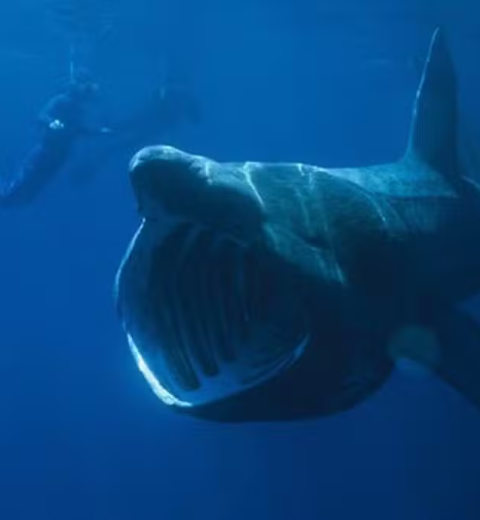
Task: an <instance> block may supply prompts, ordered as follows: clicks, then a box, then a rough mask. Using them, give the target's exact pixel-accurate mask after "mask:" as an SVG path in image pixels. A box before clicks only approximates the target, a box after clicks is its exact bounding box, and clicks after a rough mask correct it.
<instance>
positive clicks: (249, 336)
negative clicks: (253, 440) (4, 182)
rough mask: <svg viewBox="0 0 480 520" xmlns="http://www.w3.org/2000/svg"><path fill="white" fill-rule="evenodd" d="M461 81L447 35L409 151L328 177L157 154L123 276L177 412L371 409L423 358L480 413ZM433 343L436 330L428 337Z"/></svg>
mask: <svg viewBox="0 0 480 520" xmlns="http://www.w3.org/2000/svg"><path fill="white" fill-rule="evenodd" d="M456 112H457V111H456V78H455V71H454V67H453V63H452V59H451V56H450V53H449V51H448V48H447V45H446V43H445V41H444V37H443V35H442V34H441V32H440V31H439V30H437V31H436V32H435V34H434V36H433V38H432V42H431V45H430V49H429V53H428V57H427V60H426V65H425V69H424V73H423V76H422V80H421V84H420V86H419V89H418V91H417V95H416V99H415V103H414V114H413V118H412V128H411V133H410V140H409V143H408V146H407V150H406V153H405V155H404V156H403V157H402V158H401V159H400V160H399V161H398V162H395V163H392V164H382V165H374V166H365V167H356V168H340V169H325V168H320V167H317V166H313V165H307V164H301V163H296V164H282V163H273V164H267V163H260V162H244V163H220V162H217V161H214V160H212V159H210V158H207V157H203V156H199V155H193V154H189V153H186V152H184V151H181V150H178V149H176V148H173V147H170V146H153V147H149V148H145V149H143V150H141V151H140V152H139V153H137V154H136V155H135V156H134V158H133V159H132V163H131V168H130V175H131V182H132V187H133V191H134V194H135V198H136V202H137V205H138V211H139V213H140V215H141V216H142V222H141V225H140V227H139V229H138V231H137V233H136V234H135V236H134V238H133V240H132V242H131V244H130V246H129V248H128V250H127V252H126V254H125V257H124V259H123V261H122V263H121V265H120V268H119V271H118V273H117V278H116V283H115V296H116V303H117V308H118V313H119V316H120V319H121V322H122V325H123V328H124V330H125V333H126V335H127V338H128V342H129V345H130V348H131V351H132V353H133V356H134V358H135V360H136V362H137V364H138V367H139V369H140V371H141V372H142V373H143V375H144V376H145V378H146V379H147V381H148V382H149V384H150V385H151V387H152V389H153V390H154V392H155V393H156V394H157V396H158V397H159V398H160V399H161V400H162V401H163V402H164V403H165V404H167V405H168V406H170V407H171V408H173V409H175V410H177V411H180V412H183V413H189V414H191V415H194V416H197V417H201V418H205V419H210V420H215V421H230V422H240V421H275V420H276V421H285V420H293V419H301V418H311V417H315V416H321V415H327V414H332V413H336V412H339V411H342V410H346V409H349V408H352V407H353V406H355V405H357V404H358V403H360V402H362V401H364V400H365V399H366V398H368V397H369V396H370V395H372V394H373V393H374V392H375V391H376V390H377V389H378V388H380V387H381V386H382V385H383V384H384V383H385V382H386V380H387V379H388V377H389V375H390V373H391V371H392V369H393V367H394V364H395V361H396V359H397V358H398V357H412V358H414V359H415V360H416V361H417V362H419V363H423V364H425V365H427V366H428V368H430V369H432V370H435V371H436V372H437V373H438V374H439V376H440V377H441V378H443V379H444V380H445V381H447V382H448V383H449V384H451V385H452V386H454V387H455V388H456V389H458V390H459V391H461V392H462V393H463V394H464V395H465V396H466V397H467V398H469V399H470V400H471V401H472V402H473V403H474V404H476V405H477V406H480V377H479V376H480V333H479V331H478V327H477V325H476V324H475V323H474V322H473V320H472V319H471V318H469V317H468V316H467V315H465V314H463V313H462V312H461V311H460V310H458V308H457V307H458V305H459V303H461V302H462V301H463V300H464V299H466V298H468V297H470V296H472V295H475V294H476V293H477V292H479V291H480V191H479V189H478V188H477V186H476V185H475V184H474V182H473V181H472V180H469V179H467V178H466V177H465V176H464V175H463V174H462V172H461V171H460V168H459V163H458V157H457V143H456V126H457V121H456ZM427 336H428V337H427Z"/></svg>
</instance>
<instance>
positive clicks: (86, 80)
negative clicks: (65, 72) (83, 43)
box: [69, 69, 99, 100]
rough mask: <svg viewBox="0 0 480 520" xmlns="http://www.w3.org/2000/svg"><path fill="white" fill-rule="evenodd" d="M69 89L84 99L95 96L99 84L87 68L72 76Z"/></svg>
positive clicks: (74, 94)
mask: <svg viewBox="0 0 480 520" xmlns="http://www.w3.org/2000/svg"><path fill="white" fill-rule="evenodd" d="M69 90H70V93H71V95H72V96H74V97H75V98H78V99H82V100H83V99H88V98H91V97H92V96H94V95H95V94H96V93H97V92H98V90H99V86H98V83H97V82H96V81H94V79H93V76H92V75H91V73H90V72H89V71H88V70H87V69H79V70H78V71H76V73H75V75H74V76H73V78H72V81H71V83H70V89H69Z"/></svg>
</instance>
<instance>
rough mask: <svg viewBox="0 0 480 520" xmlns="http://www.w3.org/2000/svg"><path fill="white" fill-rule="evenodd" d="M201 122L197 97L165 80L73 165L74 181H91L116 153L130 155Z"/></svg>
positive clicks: (183, 86) (188, 90)
mask: <svg viewBox="0 0 480 520" xmlns="http://www.w3.org/2000/svg"><path fill="white" fill-rule="evenodd" d="M201 121H202V116H201V111H200V107H199V103H198V100H197V98H196V97H195V96H194V95H193V94H192V92H191V90H190V89H189V88H187V87H186V86H185V85H184V84H183V83H180V82H170V83H169V82H166V83H165V84H164V85H161V86H157V87H156V88H154V89H153V91H152V93H151V95H150V96H149V98H148V99H147V100H146V101H145V102H144V104H143V105H142V106H141V107H140V108H139V109H138V110H136V111H135V112H134V113H133V114H130V115H128V116H127V117H125V118H124V119H122V120H120V121H117V123H116V124H114V125H112V126H113V131H112V133H111V135H110V136H109V137H108V139H105V140H104V141H102V143H101V148H98V147H97V148H96V149H95V151H94V152H92V154H89V156H90V158H89V160H88V161H82V162H80V163H78V164H77V165H76V168H75V171H74V172H73V174H72V176H73V178H74V179H75V181H76V182H79V183H85V182H87V181H90V180H91V179H92V178H93V177H94V176H95V174H96V173H97V172H98V171H99V170H100V169H102V168H103V167H105V166H106V164H107V163H108V161H109V160H110V159H111V158H113V157H117V156H118V154H119V153H121V154H126V155H128V156H131V155H132V154H133V153H135V152H136V151H138V150H139V149H140V148H143V147H144V146H147V145H151V144H158V143H159V142H160V141H162V140H165V138H166V137H167V136H169V135H170V134H171V133H173V132H175V131H176V130H177V129H178V128H180V127H181V126H182V125H184V124H186V123H191V124H198V123H200V122H201Z"/></svg>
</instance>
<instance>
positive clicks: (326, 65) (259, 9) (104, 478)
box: [0, 0, 480, 520]
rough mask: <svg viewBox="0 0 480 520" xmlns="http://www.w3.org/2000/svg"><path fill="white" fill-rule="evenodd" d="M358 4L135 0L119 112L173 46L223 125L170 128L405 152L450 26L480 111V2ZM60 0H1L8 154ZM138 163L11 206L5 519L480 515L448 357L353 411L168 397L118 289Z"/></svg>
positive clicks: (226, 145) (57, 52)
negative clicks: (292, 417)
mask: <svg viewBox="0 0 480 520" xmlns="http://www.w3.org/2000/svg"><path fill="white" fill-rule="evenodd" d="M59 1H60V0H59ZM99 1H100V0H99ZM350 2H351V5H350V4H349V3H348V2H347V1H346V0H329V4H328V3H326V2H322V1H320V0H318V1H316V2H313V1H312V0H296V1H293V0H288V1H287V0H276V1H275V2H274V1H273V0H203V1H200V0H190V1H186V0H175V1H173V0H172V1H170V2H166V1H162V0H157V1H153V0H148V1H147V0H128V1H127V0H122V1H118V2H117V4H116V5H117V7H116V8H115V12H116V19H115V23H114V31H113V32H112V34H111V36H110V38H109V39H108V40H107V41H106V42H105V43H104V44H103V45H102V46H101V47H99V48H98V49H97V50H96V52H95V53H94V54H93V55H92V56H91V58H90V59H91V65H92V67H93V69H94V71H95V74H96V75H97V77H98V78H99V81H100V82H101V84H102V87H103V93H104V97H103V101H102V104H103V105H104V106H103V108H102V109H104V110H105V112H106V113H107V114H114V115H118V114H122V113H124V112H126V111H127V109H129V107H131V106H135V103H137V102H138V100H141V99H142V97H143V96H144V95H145V93H147V92H148V88H149V87H150V86H151V85H153V84H154V83H155V81H156V79H157V77H158V74H159V71H161V70H162V67H163V63H164V62H165V59H166V56H173V57H174V60H177V61H181V63H182V66H184V67H185V68H186V69H188V72H189V74H190V75H191V77H192V78H193V81H192V83H193V84H194V88H195V92H196V93H197V95H198V96H199V98H200V100H201V102H202V104H203V109H204V113H205V121H204V123H203V125H202V126H201V127H198V128H190V129H187V128H186V129H185V130H184V131H183V132H179V133H178V135H177V136H176V137H175V139H174V140H172V141H171V142H172V144H175V145H177V146H179V147H182V148H185V149H186V150H188V151H192V152H196V153H202V154H205V155H211V156H212V157H215V158H218V159H227V160H242V159H258V160H301V161H303V162H315V163H318V164H320V165H324V166H341V165H342V166H346V165H358V164H363V163H365V162H380V161H383V160H391V159H394V158H395V157H396V156H398V155H400V154H401V153H402V151H403V148H404V146H405V142H406V138H407V133H408V126H409V119H410V111H411V103H412V99H413V95H414V91H415V88H416V84H417V81H418V79H419V67H420V66H421V63H422V60H423V58H424V55H425V53H426V50H427V47H428V43H429V38H430V35H431V32H432V30H433V28H434V27H435V25H436V24H437V23H439V22H440V23H443V24H444V25H445V26H446V28H447V30H448V35H449V37H450V41H451V47H452V52H453V54H454V58H455V62H456V64H457V68H458V74H459V81H460V87H461V88H460V90H461V103H462V110H463V112H464V113H465V114H467V115H468V116H469V117H470V120H471V122H472V124H473V126H475V123H478V121H479V114H480V104H479V100H478V99H477V97H478V94H477V93H478V91H479V88H480V76H479V73H478V52H479V49H480V25H478V26H476V25H475V23H476V22H475V17H476V18H477V19H479V15H480V10H479V8H478V7H477V8H476V7H475V5H474V2H473V0H472V1H471V2H466V1H465V2H463V3H462V2H459V1H456V2H453V1H451V2H447V1H446V0H445V1H443V2H438V1H435V2H433V0H432V1H427V0H424V1H423V2H421V1H419V0H415V1H414V0H410V4H409V2H406V1H401V0H390V2H389V1H387V0H384V1H382V2H380V1H379V0H378V1H377V2H372V1H371V0H369V1H368V2H367V1H361V0H350ZM45 5H46V2H45V1H42V0H21V1H16V2H2V3H1V4H0V64H1V67H0V82H1V83H0V86H1V97H0V103H1V105H0V106H1V110H0V113H1V119H0V132H1V138H2V139H1V143H0V157H1V160H0V164H1V167H2V169H8V168H12V167H15V165H16V164H17V163H18V161H19V160H20V158H21V155H22V153H23V152H24V151H25V150H26V149H27V148H28V146H29V145H30V144H31V140H32V138H33V137H32V132H31V130H30V129H29V128H30V126H31V121H32V119H33V118H34V116H35V113H36V110H37V109H38V108H39V107H40V106H41V104H42V103H43V102H44V101H45V99H46V98H48V97H49V96H50V95H51V94H52V93H53V92H55V91H56V90H57V89H58V88H59V86H60V85H61V84H62V82H64V81H65V78H66V75H67V45H66V42H67V38H66V37H65V34H62V31H61V30H55V27H54V25H55V24H52V23H51V20H49V11H48V10H46V9H45ZM57 29H58V27H57ZM476 96H477V97H476ZM477 126H478V124H477ZM127 161H128V157H126V156H122V154H121V153H119V155H118V157H116V158H115V160H114V161H113V162H112V164H111V165H110V166H109V167H108V169H105V170H104V171H102V172H101V174H100V175H99V176H98V177H97V178H95V179H94V180H93V182H91V183H89V184H87V185H84V186H77V185H75V184H74V183H72V182H71V180H70V178H69V172H68V170H66V171H64V172H63V175H62V177H60V178H59V179H58V181H57V182H56V183H55V185H52V186H51V187H49V189H48V190H47V191H46V192H45V193H44V194H43V195H42V197H41V198H40V199H39V200H38V202H37V203H35V204H34V205H33V206H31V207H29V208H25V209H22V210H15V211H9V212H6V211H3V212H2V213H1V214H0V244H1V249H0V254H1V257H0V331H1V333H2V334H1V336H0V338H1V339H0V352H1V356H0V519H2V520H17V519H21V520H23V519H28V520H30V519H32V518H35V519H36V520H43V519H45V520H57V519H58V520H65V519H67V520H77V519H78V520H86V519H88V520H150V519H159V520H160V519H161V520H196V519H208V520H226V519H229V520H244V519H246V518H248V519H249V520H264V519H269V520H367V519H368V520H397V519H398V520H479V519H480V484H479V482H480V443H479V439H480V414H479V413H478V411H476V410H474V409H473V407H471V406H470V405H469V404H468V403H466V402H465V400H463V398H462V397H461V396H459V395H457V394H456V393H455V392H454V391H453V390H451V389H449V388H447V387H446V386H444V384H443V383H442V382H440V381H439V380H437V379H436V378H435V377H434V376H433V375H430V376H428V375H427V376H422V377H420V376H418V375H417V376H415V375H412V374H408V373H402V372H400V371H399V372H396V373H395V374H394V376H393V377H392V379H391V381H390V382H389V383H388V385H387V386H386V387H385V388H384V389H383V390H382V391H381V392H380V393H378V394H377V395H376V396H375V397H374V398H373V399H371V400H369V401H368V402H366V403H364V404H363V405H361V406H359V407H358V408H357V409H355V410H354V411H352V412H349V413H346V414H343V415H340V416H337V417H334V418H327V419H319V420H316V421H311V422H306V423H297V424H277V425H243V426H229V425H215V424H208V423H203V422H199V421H197V420H193V419H188V418H182V417H178V416H176V415H174V414H172V413H171V412H170V411H169V410H167V409H165V408H164V407H162V406H161V405H160V403H159V402H157V400H156V398H155V397H154V396H153V395H152V393H151V392H150V390H149V388H148V387H147V385H146V384H145V382H144V381H143V379H142V378H141V376H140V375H139V373H138V372H137V370H136V368H135V366H134V363H133V360H132V359H131V356H130V353H129V352H128V349H127V345H126V342H125V338H124V337H123V334H122V332H121V330H120V327H119V323H118V322H117V319H116V316H115V312H114V306H113V300H112V283H113V278H114V274H115V271H116V269H117V266H118V264H119V261H120V259H121V255H122V254H123V252H124V250H125V247H126V245H127V243H128V241H129V239H130V237H131V235H132V233H133V232H134V230H135V228H136V226H137V224H138V217H137V215H136V214H135V207H134V202H133V197H132V195H131V193H130V189H129V185H128V179H127V175H126V168H127ZM2 171H3V170H2ZM479 225H480V223H479Z"/></svg>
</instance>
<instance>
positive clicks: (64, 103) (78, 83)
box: [0, 73, 110, 206]
mask: <svg viewBox="0 0 480 520" xmlns="http://www.w3.org/2000/svg"><path fill="white" fill-rule="evenodd" d="M97 90H98V85H97V84H96V83H95V82H93V81H92V80H91V79H90V78H89V76H88V75H87V74H86V73H83V74H79V75H78V76H77V77H76V78H74V80H73V81H72V82H71V83H70V85H69V86H68V88H67V89H66V91H65V92H62V93H60V94H58V95H56V96H54V97H53V98H52V99H51V100H50V101H49V102H48V103H47V105H46V106H45V108H44V109H43V110H42V111H41V113H40V115H39V117H38V124H39V127H40V142H39V143H38V144H37V145H36V146H35V147H34V148H33V149H32V150H31V151H30V153H29V154H28V155H27V157H26V158H25V159H24V161H23V163H22V165H21V167H20V169H19V170H18V171H17V172H16V174H15V175H14V176H13V178H12V179H11V180H10V181H9V182H8V183H7V184H4V185H3V186H1V187H0V206H15V205H21V204H26V203H29V202H31V201H33V200H34V199H35V197H36V196H37V195H38V194H39V193H40V192H41V191H42V189H43V188H44V187H45V186H46V185H47V184H48V183H49V182H50V181H51V180H52V178H53V177H54V176H55V175H56V174H57V173H58V172H59V170H60V169H61V168H62V167H63V166H64V164H65V162H66V161H67V159H68V158H69V156H70V154H71V152H72V150H73V147H74V146H75V144H76V143H77V142H78V140H79V139H80V138H82V137H84V136H89V135H98V134H106V133H109V132H110V130H109V129H108V128H105V127H104V128H94V127H90V126H88V124H87V123H86V121H85V119H86V117H85V111H86V107H87V105H88V103H89V102H90V101H91V99H92V98H93V97H94V95H95V93H96V92H97Z"/></svg>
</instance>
